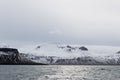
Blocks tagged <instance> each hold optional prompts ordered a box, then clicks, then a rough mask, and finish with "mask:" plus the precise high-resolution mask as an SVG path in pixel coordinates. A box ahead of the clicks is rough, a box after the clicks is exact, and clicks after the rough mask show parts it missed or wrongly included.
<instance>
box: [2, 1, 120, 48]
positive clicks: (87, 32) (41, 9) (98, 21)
mask: <svg viewBox="0 0 120 80" xmlns="http://www.w3.org/2000/svg"><path fill="white" fill-rule="evenodd" d="M119 30H120V0H0V43H7V44H10V45H17V46H19V45H26V44H34V43H35V44H37V43H43V42H48V43H63V44H64V43H66V44H69V43H70V44H88V45H111V46H120V37H119V35H120V31H119Z"/></svg>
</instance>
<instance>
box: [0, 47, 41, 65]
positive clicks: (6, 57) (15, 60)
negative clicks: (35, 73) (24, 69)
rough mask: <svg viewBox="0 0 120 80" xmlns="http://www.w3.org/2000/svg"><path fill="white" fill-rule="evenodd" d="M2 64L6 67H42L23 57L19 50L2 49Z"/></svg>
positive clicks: (0, 57)
mask: <svg viewBox="0 0 120 80" xmlns="http://www.w3.org/2000/svg"><path fill="white" fill-rule="evenodd" d="M0 52H1V54H0V64H3V65H4V64H5V65H13V64H15V65H42V63H36V62H33V61H32V60H29V59H27V58H26V57H22V56H21V54H20V53H19V52H18V50H17V49H14V48H0Z"/></svg>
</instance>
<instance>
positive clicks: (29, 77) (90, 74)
mask: <svg viewBox="0 0 120 80" xmlns="http://www.w3.org/2000/svg"><path fill="white" fill-rule="evenodd" d="M0 80H120V66H96V65H94V66H89V65H0Z"/></svg>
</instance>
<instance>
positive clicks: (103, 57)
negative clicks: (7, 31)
mask: <svg viewBox="0 0 120 80" xmlns="http://www.w3.org/2000/svg"><path fill="white" fill-rule="evenodd" d="M119 50H120V47H112V46H90V45H84V46H83V45H68V44H67V45H61V44H59V45H58V44H40V45H37V46H25V47H22V48H20V49H19V51H20V52H21V53H24V55H25V56H26V57H27V58H28V59H31V60H33V61H35V62H40V63H46V64H118V63H119V59H120V54H119Z"/></svg>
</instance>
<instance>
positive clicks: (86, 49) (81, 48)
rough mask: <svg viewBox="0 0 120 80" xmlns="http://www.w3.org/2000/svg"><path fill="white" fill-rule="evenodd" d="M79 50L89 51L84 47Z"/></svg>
mask: <svg viewBox="0 0 120 80" xmlns="http://www.w3.org/2000/svg"><path fill="white" fill-rule="evenodd" d="M79 49H80V50H82V51H88V49H87V48H86V47H84V46H82V47H80V48H79Z"/></svg>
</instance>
